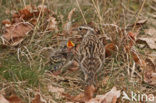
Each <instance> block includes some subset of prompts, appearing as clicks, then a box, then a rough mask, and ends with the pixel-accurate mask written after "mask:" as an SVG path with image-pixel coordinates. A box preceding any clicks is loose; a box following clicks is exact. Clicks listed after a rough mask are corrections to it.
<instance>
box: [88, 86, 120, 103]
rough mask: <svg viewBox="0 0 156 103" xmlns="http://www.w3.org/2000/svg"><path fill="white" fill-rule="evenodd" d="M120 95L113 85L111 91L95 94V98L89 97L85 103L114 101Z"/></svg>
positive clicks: (109, 102)
mask: <svg viewBox="0 0 156 103" xmlns="http://www.w3.org/2000/svg"><path fill="white" fill-rule="evenodd" d="M120 95H121V93H120V90H117V89H116V87H113V88H112V90H111V91H109V92H107V93H106V94H104V95H97V96H96V97H95V98H93V99H91V100H90V101H88V102H86V103H116V101H117V98H119V97H120Z"/></svg>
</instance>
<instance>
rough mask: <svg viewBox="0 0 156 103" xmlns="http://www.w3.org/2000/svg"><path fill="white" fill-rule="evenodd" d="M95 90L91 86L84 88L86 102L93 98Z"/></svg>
mask: <svg viewBox="0 0 156 103" xmlns="http://www.w3.org/2000/svg"><path fill="white" fill-rule="evenodd" d="M95 90H96V89H95V87H94V86H93V85H90V86H87V87H86V88H85V92H84V96H85V100H86V101H88V100H90V99H91V98H92V97H93V95H94V93H95Z"/></svg>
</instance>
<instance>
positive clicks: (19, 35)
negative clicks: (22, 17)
mask: <svg viewBox="0 0 156 103" xmlns="http://www.w3.org/2000/svg"><path fill="white" fill-rule="evenodd" d="M31 30H32V26H31V25H30V24H26V23H15V24H13V25H11V26H10V27H6V28H5V33H4V34H3V35H2V37H3V38H4V39H5V40H6V41H7V42H9V44H10V45H11V46H16V45H18V44H19V43H20V42H22V41H23V38H24V37H25V36H26V34H27V33H28V32H30V31H31Z"/></svg>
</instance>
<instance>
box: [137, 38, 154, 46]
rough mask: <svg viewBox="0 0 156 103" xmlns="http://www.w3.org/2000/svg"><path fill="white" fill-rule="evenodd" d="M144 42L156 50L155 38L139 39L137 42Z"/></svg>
mask: <svg viewBox="0 0 156 103" xmlns="http://www.w3.org/2000/svg"><path fill="white" fill-rule="evenodd" d="M137 41H138V42H139V41H144V42H145V43H146V44H147V45H148V46H149V47H150V48H151V49H156V36H155V37H141V38H139V39H138V40H137Z"/></svg>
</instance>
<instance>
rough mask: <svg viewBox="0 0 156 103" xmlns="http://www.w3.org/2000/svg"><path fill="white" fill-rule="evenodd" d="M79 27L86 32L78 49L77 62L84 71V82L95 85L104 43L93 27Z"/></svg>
mask: <svg viewBox="0 0 156 103" xmlns="http://www.w3.org/2000/svg"><path fill="white" fill-rule="evenodd" d="M79 29H81V30H82V29H86V30H87V33H86V34H85V35H84V37H83V39H82V42H81V44H80V47H79V50H78V58H79V59H78V63H79V66H80V68H81V70H82V71H83V73H84V76H85V78H84V79H85V81H86V84H87V85H92V84H93V85H96V80H95V77H96V75H97V73H98V72H99V71H100V70H101V69H102V65H103V64H104V61H105V49H104V45H103V44H102V42H101V41H100V40H99V38H98V37H97V35H96V34H95V32H94V29H93V28H90V27H80V28H79Z"/></svg>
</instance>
